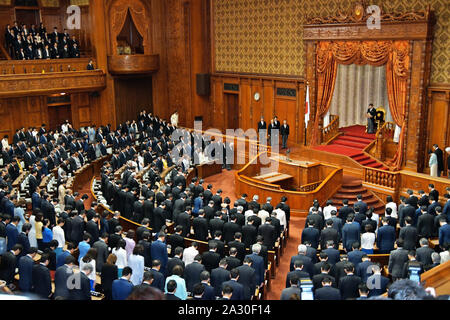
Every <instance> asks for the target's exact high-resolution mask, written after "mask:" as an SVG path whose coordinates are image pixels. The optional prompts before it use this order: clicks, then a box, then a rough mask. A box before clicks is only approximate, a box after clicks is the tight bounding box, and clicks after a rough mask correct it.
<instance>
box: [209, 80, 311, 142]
mask: <svg viewBox="0 0 450 320" xmlns="http://www.w3.org/2000/svg"><path fill="white" fill-rule="evenodd" d="M212 83H213V84H212V88H213V89H212V91H211V104H212V106H213V108H214V114H215V115H217V118H218V119H216V120H215V121H214V122H213V124H214V127H215V128H218V129H220V130H224V129H226V128H225V127H224V123H223V121H222V119H221V118H222V113H221V108H225V107H226V106H224V103H223V95H224V94H225V93H226V92H232V91H225V90H224V87H223V83H230V84H238V85H239V91H238V94H239V101H240V102H239V108H240V110H239V114H240V126H241V128H242V129H243V130H248V129H249V128H253V129H255V130H256V128H257V125H258V122H259V121H260V120H261V115H263V117H264V120H265V121H266V123H267V125H269V123H270V120H271V119H272V118H273V117H274V116H275V115H277V116H278V120H279V121H280V122H281V123H282V122H283V119H287V122H288V124H289V126H290V135H289V142H291V143H293V142H295V143H301V144H303V141H301V139H303V135H300V134H299V132H300V131H301V130H303V128H304V127H303V125H301V126H300V128H301V130H300V129H298V124H297V122H301V124H303V122H302V121H303V117H304V116H303V112H304V101H303V100H304V96H305V95H304V92H303V91H304V88H305V86H304V83H303V79H289V78H279V77H269V76H257V75H242V74H219V73H218V74H214V75H213V77H212ZM277 87H282V88H290V89H295V90H296V96H295V97H285V96H277V95H276V88H277ZM256 92H258V93H259V94H260V99H259V101H256V100H255V99H254V95H255V93H256ZM299 119H300V120H301V121H299Z"/></svg>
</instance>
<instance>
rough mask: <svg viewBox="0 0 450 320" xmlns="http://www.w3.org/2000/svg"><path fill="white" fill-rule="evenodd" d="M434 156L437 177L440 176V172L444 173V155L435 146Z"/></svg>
mask: <svg viewBox="0 0 450 320" xmlns="http://www.w3.org/2000/svg"><path fill="white" fill-rule="evenodd" d="M433 149H434V154H436V157H437V163H438V169H437V176H438V177H440V176H441V172H442V171H444V153H443V152H442V150H441V149H440V148H439V146H438V145H437V144H434V145H433Z"/></svg>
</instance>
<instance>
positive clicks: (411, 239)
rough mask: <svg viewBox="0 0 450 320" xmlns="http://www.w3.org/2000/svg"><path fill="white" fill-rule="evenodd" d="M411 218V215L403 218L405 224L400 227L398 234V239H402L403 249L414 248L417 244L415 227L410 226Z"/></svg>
mask: <svg viewBox="0 0 450 320" xmlns="http://www.w3.org/2000/svg"><path fill="white" fill-rule="evenodd" d="M412 221H413V219H412V218H411V217H406V218H405V226H404V227H403V228H401V229H400V233H399V235H398V237H399V239H402V240H403V247H404V248H405V250H415V249H416V245H417V239H418V234H417V229H416V227H413V226H412Z"/></svg>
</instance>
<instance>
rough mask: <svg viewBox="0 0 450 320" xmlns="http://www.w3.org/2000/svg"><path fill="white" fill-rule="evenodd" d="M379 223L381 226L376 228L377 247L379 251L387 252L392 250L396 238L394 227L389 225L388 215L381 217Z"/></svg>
mask: <svg viewBox="0 0 450 320" xmlns="http://www.w3.org/2000/svg"><path fill="white" fill-rule="evenodd" d="M388 209H390V208H388ZM381 223H382V226H381V227H380V228H379V229H378V232H377V247H378V250H379V253H381V254H387V253H390V252H391V251H392V250H394V243H395V238H396V234H395V228H394V227H393V226H391V225H389V218H388V217H383V218H382V219H381Z"/></svg>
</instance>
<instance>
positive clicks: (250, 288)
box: [236, 256, 258, 300]
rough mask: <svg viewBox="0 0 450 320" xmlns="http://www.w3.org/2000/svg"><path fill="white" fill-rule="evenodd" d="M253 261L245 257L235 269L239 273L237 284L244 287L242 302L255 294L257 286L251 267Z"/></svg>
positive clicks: (254, 273) (253, 270)
mask: <svg viewBox="0 0 450 320" xmlns="http://www.w3.org/2000/svg"><path fill="white" fill-rule="evenodd" d="M252 263H253V260H252V259H251V258H250V257H249V256H246V257H245V258H244V262H243V264H242V266H239V267H237V268H236V269H237V270H238V272H239V279H238V282H239V283H240V284H242V285H243V286H244V300H250V299H251V297H252V296H253V295H254V294H255V289H256V286H257V285H258V284H257V280H256V272H255V269H254V268H252V267H251V265H252Z"/></svg>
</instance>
